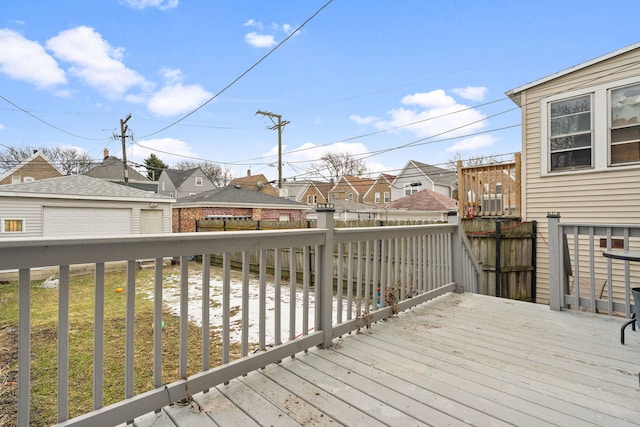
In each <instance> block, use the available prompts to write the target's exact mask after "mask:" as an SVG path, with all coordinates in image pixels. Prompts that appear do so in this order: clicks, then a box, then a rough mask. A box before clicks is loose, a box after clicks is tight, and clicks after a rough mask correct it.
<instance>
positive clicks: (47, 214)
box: [0, 175, 174, 239]
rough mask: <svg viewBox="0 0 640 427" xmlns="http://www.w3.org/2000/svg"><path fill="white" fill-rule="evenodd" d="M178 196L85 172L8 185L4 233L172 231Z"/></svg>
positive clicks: (1, 207)
mask: <svg viewBox="0 0 640 427" xmlns="http://www.w3.org/2000/svg"><path fill="white" fill-rule="evenodd" d="M173 202H174V200H173V199H170V198H168V197H164V196H160V195H158V194H155V193H150V192H148V191H144V190H138V189H135V188H131V187H126V186H124V185H120V184H115V183H112V182H108V181H105V180H102V179H98V178H91V177H88V176H85V175H68V176H63V177H58V178H50V179H43V180H39V181H33V182H25V183H22V184H8V185H3V186H0V239H1V238H3V237H43V236H44V237H62V236H64V237H76V236H83V237H87V236H116V235H123V234H147V233H170V232H171V203H173Z"/></svg>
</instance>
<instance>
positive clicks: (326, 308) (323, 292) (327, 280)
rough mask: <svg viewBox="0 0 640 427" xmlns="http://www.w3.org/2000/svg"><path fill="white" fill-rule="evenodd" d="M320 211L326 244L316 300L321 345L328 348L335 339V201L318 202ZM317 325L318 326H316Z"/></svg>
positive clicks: (318, 210) (321, 255)
mask: <svg viewBox="0 0 640 427" xmlns="http://www.w3.org/2000/svg"><path fill="white" fill-rule="evenodd" d="M316 212H317V213H318V228H321V229H326V230H327V232H326V234H325V241H324V245H322V246H320V247H319V251H318V252H319V253H318V255H319V256H320V262H319V263H318V265H319V266H320V270H319V271H316V275H317V276H318V279H317V280H316V283H317V284H319V286H320V298H319V299H318V301H316V310H318V313H319V315H320V316H319V317H318V316H316V319H319V325H318V326H319V327H320V328H322V331H323V333H324V342H323V343H322V345H321V347H322V348H326V347H329V346H330V345H331V342H332V340H333V307H332V301H333V231H334V228H335V223H334V218H333V215H334V213H335V209H334V206H333V203H318V205H317V207H316ZM316 327H317V326H316Z"/></svg>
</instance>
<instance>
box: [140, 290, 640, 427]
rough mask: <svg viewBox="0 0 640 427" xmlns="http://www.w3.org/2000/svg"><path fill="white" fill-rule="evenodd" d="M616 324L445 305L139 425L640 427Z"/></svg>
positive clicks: (631, 337) (636, 336) (635, 352)
mask: <svg viewBox="0 0 640 427" xmlns="http://www.w3.org/2000/svg"><path fill="white" fill-rule="evenodd" d="M623 323H624V319H621V318H616V317H608V316H604V315H595V314H591V313H585V312H576V311H560V312H555V311H551V310H550V309H549V307H548V306H543V305H538V304H531V303H524V302H519V301H512V300H505V299H499V298H493V297H487V296H481V295H474V294H462V295H459V294H447V295H444V296H442V297H440V298H437V299H436V300H433V301H430V302H429V303H426V304H423V305H421V306H419V307H416V308H414V309H412V310H409V311H407V312H404V313H401V314H400V315H398V316H397V317H395V318H392V319H389V320H387V321H384V322H379V323H377V324H374V325H373V327H372V328H371V329H370V330H365V331H363V333H359V334H356V333H353V334H350V335H345V336H344V337H342V338H340V339H337V340H335V341H334V344H333V345H332V347H331V348H329V349H323V350H320V349H312V350H309V352H307V353H301V354H299V355H297V356H296V357H295V358H292V359H287V360H283V361H282V362H281V363H280V364H277V365H271V366H267V367H266V368H265V369H262V370H259V371H255V372H252V373H250V374H249V375H247V376H245V377H241V378H238V379H235V380H233V381H231V382H230V384H228V385H220V386H218V387H216V388H215V389H212V391H210V392H209V393H206V394H198V395H196V396H194V399H195V400H196V401H197V402H198V403H199V404H200V406H201V408H202V411H201V412H198V413H194V412H193V409H191V410H190V409H189V408H184V407H183V408H176V407H173V408H165V409H164V410H163V412H161V413H160V414H149V415H147V416H145V417H140V418H139V419H136V422H135V425H137V426H145V425H156V426H157V425H174V424H173V423H175V425H178V426H188V425H203V424H198V423H197V422H196V421H197V420H202V421H207V420H209V421H211V422H212V423H215V425H219V426H227V425H228V426H233V425H243V426H245V425H246V426H250V425H265V426H268V425H278V426H281V425H305V426H306V425H318V426H336V425H348V426H349V425H367V426H369V425H372V426H373V425H435V426H441V425H452V426H456V425H477V426H489V425H492V426H500V425H518V426H544V425H560V426H574V425H581V426H582V425H600V426H632V425H639V424H640V404H639V403H638V402H640V379H639V371H640V332H638V331H636V332H633V331H631V328H628V330H627V334H626V337H627V339H626V345H624V346H623V345H621V344H620V341H619V332H620V326H621V325H622V324H623ZM202 417H205V418H202ZM145 422H146V423H145ZM207 422H208V421H207Z"/></svg>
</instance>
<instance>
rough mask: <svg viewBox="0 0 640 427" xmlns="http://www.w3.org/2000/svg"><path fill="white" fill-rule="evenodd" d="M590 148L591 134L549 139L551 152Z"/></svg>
mask: <svg viewBox="0 0 640 427" xmlns="http://www.w3.org/2000/svg"><path fill="white" fill-rule="evenodd" d="M590 146H591V134H590V133H584V134H581V135H575V136H564V137H561V138H551V151H558V150H569V149H571V148H581V147H590Z"/></svg>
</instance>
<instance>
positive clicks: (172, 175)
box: [158, 167, 216, 200]
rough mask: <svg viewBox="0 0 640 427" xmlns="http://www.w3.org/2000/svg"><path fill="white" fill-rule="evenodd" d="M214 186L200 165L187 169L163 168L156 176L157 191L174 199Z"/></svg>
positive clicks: (204, 190)
mask: <svg viewBox="0 0 640 427" xmlns="http://www.w3.org/2000/svg"><path fill="white" fill-rule="evenodd" d="M215 188H216V186H215V184H214V183H213V182H212V181H211V179H209V177H208V176H207V175H205V173H204V172H203V171H202V169H201V168H200V167H197V168H193V169H189V170H180V169H163V170H162V173H161V174H160V177H159V178H158V193H159V194H162V195H163V196H168V197H173V198H174V199H176V200H181V199H184V198H185V197H189V196H194V195H196V194H200V193H204V192H206V191H211V190H214V189H215Z"/></svg>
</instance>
